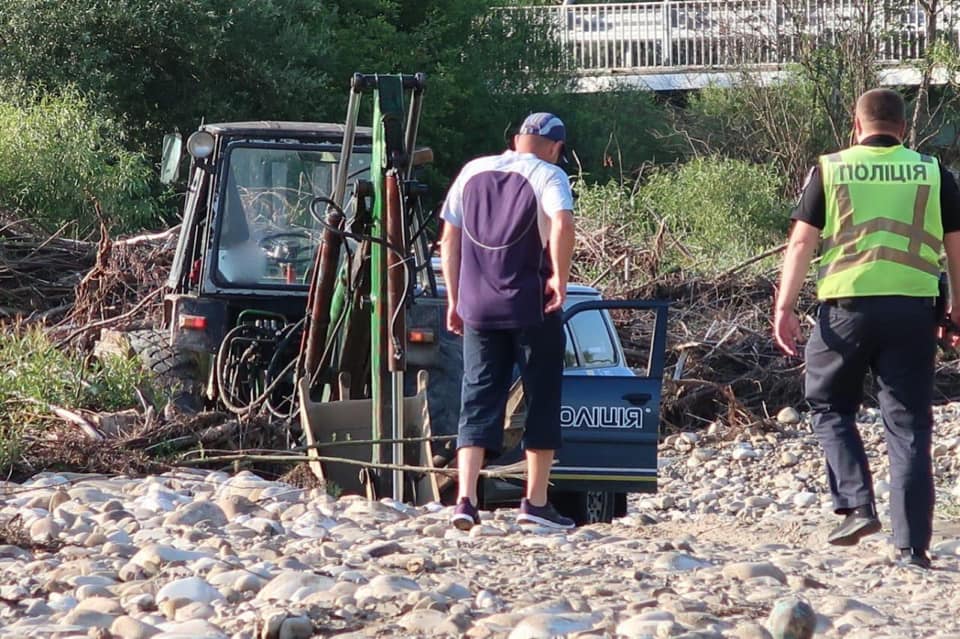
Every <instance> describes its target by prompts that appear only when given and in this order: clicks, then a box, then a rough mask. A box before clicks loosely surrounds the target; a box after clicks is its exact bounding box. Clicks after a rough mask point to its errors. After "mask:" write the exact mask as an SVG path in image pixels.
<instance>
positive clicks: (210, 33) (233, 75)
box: [0, 0, 329, 149]
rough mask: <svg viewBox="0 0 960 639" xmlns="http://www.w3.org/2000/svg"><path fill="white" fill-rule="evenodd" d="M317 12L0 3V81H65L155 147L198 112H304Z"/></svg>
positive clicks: (138, 140) (220, 3)
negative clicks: (164, 136) (173, 129)
mask: <svg viewBox="0 0 960 639" xmlns="http://www.w3.org/2000/svg"><path fill="white" fill-rule="evenodd" d="M325 15H326V12H325V10H324V9H323V4H322V3H317V2H313V1H312V0H171V1H159V0H0V50H2V51H3V55H2V56H0V79H5V80H8V81H9V80H16V81H20V82H23V83H26V84H28V85H32V86H36V87H39V88H41V89H43V90H46V91H57V90H58V89H60V88H61V87H64V86H67V85H73V86H75V87H76V88H77V89H78V90H79V91H80V93H81V94H83V95H85V96H86V97H87V98H88V99H89V100H90V102H91V105H92V106H93V107H95V108H97V109H98V110H108V111H110V112H112V113H113V114H114V116H115V117H118V118H121V119H122V122H123V124H124V126H125V127H126V129H127V130H128V131H129V137H130V143H132V144H133V145H137V144H139V145H141V146H142V147H149V148H151V149H153V148H155V147H156V146H157V145H158V144H159V139H160V136H161V135H162V133H164V132H166V131H168V130H169V129H171V128H180V129H182V130H191V129H193V128H195V127H196V124H197V122H198V121H199V120H200V119H201V118H203V117H206V118H208V119H233V118H240V117H242V118H266V117H274V116H276V115H284V116H286V117H296V118H302V117H306V116H308V115H309V114H311V106H312V105H313V100H311V99H310V96H313V95H317V94H320V93H322V92H323V90H324V89H325V88H326V86H327V77H326V76H325V75H324V73H323V69H324V61H325V59H326V57H327V49H326V46H325V45H326V43H327V42H328V40H329V38H328V36H327V33H328V31H327V27H326V21H325Z"/></svg>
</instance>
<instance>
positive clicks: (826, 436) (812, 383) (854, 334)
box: [806, 296, 936, 549]
mask: <svg viewBox="0 0 960 639" xmlns="http://www.w3.org/2000/svg"><path fill="white" fill-rule="evenodd" d="M934 330H935V318H934V308H933V302H932V300H931V299H929V298H909V297H898V296H878V297H861V298H851V299H846V300H838V301H833V302H827V303H823V304H821V305H820V310H819V313H818V318H817V325H816V328H815V330H814V331H813V334H812V335H811V336H810V340H809V341H808V343H807V347H806V364H807V376H806V398H807V401H808V402H809V403H810V408H811V410H812V412H813V426H814V431H815V432H816V435H817V438H818V439H819V440H820V444H821V445H822V446H823V450H824V453H825V455H826V462H827V479H828V481H829V484H830V493H831V495H832V496H833V503H834V507H835V509H836V510H837V511H838V512H843V511H844V510H845V509H848V508H854V507H856V506H861V505H865V504H872V503H873V501H874V494H873V482H872V479H871V475H870V467H869V464H868V463H867V455H866V452H865V451H864V447H863V441H862V440H861V438H860V432H859V430H858V429H857V425H856V413H857V410H858V408H859V406H860V402H861V401H862V399H863V380H864V377H865V375H866V373H867V372H868V371H870V372H872V373H873V375H874V377H875V379H876V382H877V388H878V395H877V398H878V400H879V402H880V411H881V415H882V417H883V426H884V435H885V438H886V442H887V454H888V455H889V458H890V478H891V481H890V517H891V520H892V521H891V523H892V525H893V538H894V544H895V545H896V547H898V548H907V547H913V548H922V549H927V548H928V547H929V545H930V537H931V535H932V532H933V504H934V486H933V469H932V460H931V451H930V448H931V439H932V433H933V412H932V408H931V403H932V399H933V375H934V358H935V354H936V336H935V334H934Z"/></svg>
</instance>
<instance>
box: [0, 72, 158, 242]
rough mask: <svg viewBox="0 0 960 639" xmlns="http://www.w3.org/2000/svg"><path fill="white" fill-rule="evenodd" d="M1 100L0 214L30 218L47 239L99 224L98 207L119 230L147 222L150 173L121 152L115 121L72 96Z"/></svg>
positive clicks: (19, 95) (16, 94)
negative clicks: (63, 231) (73, 227)
mask: <svg viewBox="0 0 960 639" xmlns="http://www.w3.org/2000/svg"><path fill="white" fill-rule="evenodd" d="M2 93H3V95H5V96H13V98H12V99H11V98H10V97H6V98H2V99H0V209H7V210H12V211H18V212H21V213H29V214H30V219H31V221H33V222H35V223H37V224H38V225H39V226H40V227H41V228H43V229H45V230H46V231H48V232H50V233H52V232H54V231H56V230H57V229H58V228H60V227H61V226H63V225H66V224H70V225H72V224H74V223H75V224H76V230H77V231H78V232H80V233H85V232H86V231H88V230H89V229H90V228H91V227H93V226H94V225H95V224H96V222H97V216H96V212H95V205H99V206H100V207H101V209H102V212H103V214H104V215H105V216H106V217H107V218H108V219H110V218H112V219H113V221H115V222H118V223H119V226H120V227H121V228H138V227H141V226H143V225H145V224H147V223H149V222H151V221H152V219H153V217H154V215H155V213H156V209H157V204H156V201H155V200H154V199H153V197H152V192H151V182H152V180H153V172H152V169H151V168H150V166H149V165H148V164H147V163H146V161H145V160H144V157H143V155H142V154H140V153H134V152H130V151H128V150H126V149H125V148H124V147H123V145H122V139H123V131H122V129H121V128H120V126H119V124H118V123H117V121H116V120H113V119H112V118H110V117H108V116H105V115H103V114H101V113H99V112H97V111H95V110H93V109H91V108H90V106H89V104H88V103H87V101H86V100H85V99H84V98H82V97H80V96H79V95H78V94H77V93H76V92H74V91H69V90H68V91H65V92H63V93H62V94H60V95H54V94H46V95H39V94H37V93H35V92H25V91H22V90H17V89H15V88H13V87H6V88H4V89H2Z"/></svg>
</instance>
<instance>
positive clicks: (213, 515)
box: [163, 501, 227, 528]
mask: <svg viewBox="0 0 960 639" xmlns="http://www.w3.org/2000/svg"><path fill="white" fill-rule="evenodd" d="M163 523H164V525H165V526H196V525H197V524H200V523H205V524H208V525H210V526H214V527H216V528H219V527H221V526H226V525H227V516H226V515H225V514H224V513H223V510H222V509H221V508H220V506H218V505H216V504H215V503H213V502H209V501H194V502H190V503H189V504H183V505H182V506H180V507H179V508H177V510H175V511H174V512H172V513H170V514H169V515H167V517H166V519H164V521H163Z"/></svg>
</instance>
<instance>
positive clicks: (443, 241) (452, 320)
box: [440, 222, 463, 335]
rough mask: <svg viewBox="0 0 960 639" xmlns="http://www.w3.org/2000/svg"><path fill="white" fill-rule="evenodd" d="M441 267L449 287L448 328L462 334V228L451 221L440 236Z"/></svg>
mask: <svg viewBox="0 0 960 639" xmlns="http://www.w3.org/2000/svg"><path fill="white" fill-rule="evenodd" d="M440 269H441V270H442V271H443V283H444V286H446V288H447V329H448V330H449V331H451V332H452V333H456V334H457V335H461V334H462V333H463V320H462V319H461V318H460V315H459V314H458V313H457V303H458V302H459V301H460V228H459V227H457V226H455V225H453V224H451V223H450V222H447V223H446V224H444V225H443V235H442V236H441V237H440Z"/></svg>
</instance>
